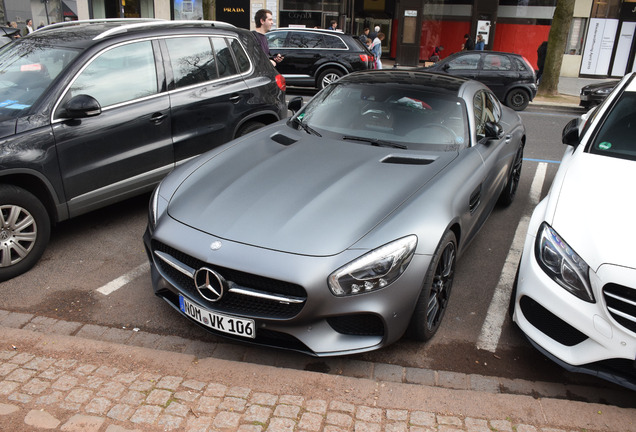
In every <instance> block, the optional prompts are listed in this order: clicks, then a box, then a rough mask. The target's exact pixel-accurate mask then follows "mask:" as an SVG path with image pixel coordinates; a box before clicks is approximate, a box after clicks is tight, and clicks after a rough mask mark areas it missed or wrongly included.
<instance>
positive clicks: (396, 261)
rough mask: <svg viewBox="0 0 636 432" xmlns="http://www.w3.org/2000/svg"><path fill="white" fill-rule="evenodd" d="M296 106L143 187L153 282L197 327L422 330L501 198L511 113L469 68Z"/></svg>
mask: <svg viewBox="0 0 636 432" xmlns="http://www.w3.org/2000/svg"><path fill="white" fill-rule="evenodd" d="M300 104H301V101H300V100H298V99H296V100H293V101H292V102H290V109H292V111H295V114H294V115H293V116H292V117H291V119H290V120H289V121H287V122H285V121H282V122H278V123H275V124H273V125H271V126H267V127H265V128H263V129H260V130H259V131H256V132H254V133H252V134H249V135H247V136H245V137H243V138H240V139H237V140H234V141H232V142H230V143H228V144H227V145H225V146H222V147H220V148H218V149H215V150H213V151H211V152H208V153H205V154H204V155H202V156H201V157H198V158H196V159H194V160H191V161H190V162H188V163H187V164H185V165H183V166H181V167H179V168H178V169H176V170H175V171H174V172H173V173H172V174H170V175H168V177H166V178H165V179H164V180H163V182H162V183H161V184H160V185H159V187H158V188H157V190H156V191H155V193H154V195H153V197H152V200H151V205H150V214H149V223H148V228H147V231H146V233H145V235H144V243H145V246H146V250H147V252H148V257H149V259H150V262H151V268H152V271H151V273H152V284H153V287H154V290H155V293H156V294H157V295H158V296H160V297H162V298H163V299H165V300H166V301H167V302H168V303H169V304H170V305H171V306H173V307H174V308H175V309H176V310H177V311H179V312H180V313H181V314H183V315H185V316H186V317H188V318H189V319H191V320H192V321H194V322H196V323H198V324H199V325H201V326H203V327H204V328H206V329H207V330H209V331H211V332H213V333H216V334H219V335H223V336H227V337H231V338H234V339H238V340H241V341H247V342H252V343H256V344H261V345H267V346H275V347H282V348H287V349H293V350H297V351H302V352H306V353H309V354H312V355H316V356H329V355H340V354H349V353H357V352H362V351H369V350H374V349H377V348H381V347H383V346H386V345H388V344H390V343H392V342H395V341H396V340H398V339H399V338H401V337H402V335H403V334H404V333H405V332H406V331H407V330H408V332H409V333H410V335H411V336H412V337H414V338H415V339H417V340H422V341H425V340H428V339H430V338H431V337H432V336H433V335H434V333H435V332H436V330H437V329H438V327H439V326H440V323H441V320H442V317H443V315H444V311H445V309H446V306H447V304H448V301H449V296H450V293H451V287H452V284H453V277H454V273H455V264H456V259H457V257H458V256H460V255H461V253H462V251H463V250H464V249H465V248H466V246H467V244H468V243H469V242H470V241H471V239H473V238H474V237H475V235H476V234H477V231H478V229H479V228H480V227H481V226H482V225H483V223H484V222H485V220H486V218H487V217H488V215H489V213H490V212H491V211H492V209H493V207H494V206H495V204H496V202H497V201H498V200H499V201H501V202H502V203H503V204H509V203H510V202H511V201H512V200H513V198H514V196H515V192H516V190H517V185H518V183H519V178H520V173H521V165H522V158H523V147H524V144H525V140H526V136H525V128H524V127H523V125H522V123H521V119H520V118H519V116H518V115H517V114H516V113H515V112H514V111H512V110H510V109H508V108H506V107H502V106H501V105H500V103H499V102H498V100H497V98H496V97H495V96H494V95H493V94H492V92H491V91H490V90H489V89H488V88H487V87H486V86H484V85H482V84H480V83H478V82H476V81H469V80H466V79H464V78H458V77H453V76H448V75H441V74H434V73H428V72H415V71H400V70H378V71H367V72H358V73H353V74H350V75H347V76H345V77H343V78H341V79H340V80H338V81H337V82H335V83H333V84H331V85H329V86H328V87H327V88H325V89H324V90H322V91H321V92H319V93H318V94H317V95H316V96H315V97H314V98H313V99H312V100H311V101H310V102H309V103H307V105H306V106H305V107H304V108H302V109H301V106H300Z"/></svg>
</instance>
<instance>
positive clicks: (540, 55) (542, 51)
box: [537, 41, 548, 83]
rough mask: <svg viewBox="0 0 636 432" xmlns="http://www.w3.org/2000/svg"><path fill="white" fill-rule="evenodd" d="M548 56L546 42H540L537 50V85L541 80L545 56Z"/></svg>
mask: <svg viewBox="0 0 636 432" xmlns="http://www.w3.org/2000/svg"><path fill="white" fill-rule="evenodd" d="M547 54H548V41H543V42H541V45H539V48H537V66H538V67H539V70H538V71H537V83H538V82H539V80H540V79H541V76H542V75H543V67H544V66H545V56H546V55H547Z"/></svg>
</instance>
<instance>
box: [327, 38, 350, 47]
mask: <svg viewBox="0 0 636 432" xmlns="http://www.w3.org/2000/svg"><path fill="white" fill-rule="evenodd" d="M324 38H325V45H326V47H327V48H332V49H347V45H346V44H345V43H344V42H343V41H342V39H340V38H339V37H337V36H330V35H325V36H324Z"/></svg>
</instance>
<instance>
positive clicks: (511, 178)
mask: <svg viewBox="0 0 636 432" xmlns="http://www.w3.org/2000/svg"><path fill="white" fill-rule="evenodd" d="M522 167H523V147H520V148H519V150H518V151H517V155H516V156H515V160H514V162H513V163H512V167H510V174H508V181H507V183H506V186H504V190H502V191H501V195H499V203H500V204H501V205H503V206H509V205H510V204H512V202H513V201H514V199H515V196H516V195H517V189H518V188H519V181H520V180H521V168H522Z"/></svg>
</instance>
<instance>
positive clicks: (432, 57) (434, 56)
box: [428, 46, 444, 63]
mask: <svg viewBox="0 0 636 432" xmlns="http://www.w3.org/2000/svg"><path fill="white" fill-rule="evenodd" d="M442 51H444V47H443V46H435V47H433V50H432V51H431V53H430V54H429V56H428V61H432V62H433V63H437V62H438V61H440V59H441V54H442Z"/></svg>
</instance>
